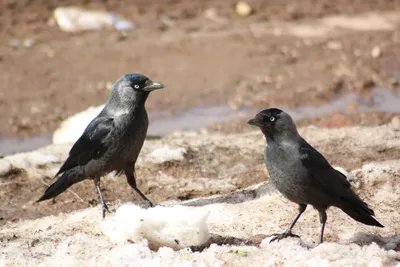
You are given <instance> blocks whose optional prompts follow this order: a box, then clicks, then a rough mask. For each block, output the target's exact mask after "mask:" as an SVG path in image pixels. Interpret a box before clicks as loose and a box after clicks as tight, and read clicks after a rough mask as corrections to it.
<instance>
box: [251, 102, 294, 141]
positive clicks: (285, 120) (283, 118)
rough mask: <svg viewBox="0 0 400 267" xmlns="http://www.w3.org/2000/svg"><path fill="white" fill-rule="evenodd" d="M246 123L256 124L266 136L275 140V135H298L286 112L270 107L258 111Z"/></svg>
mask: <svg viewBox="0 0 400 267" xmlns="http://www.w3.org/2000/svg"><path fill="white" fill-rule="evenodd" d="M248 124H250V125H253V126H257V127H259V128H260V129H261V131H262V132H263V133H264V135H265V136H266V137H269V138H271V139H273V140H275V139H276V138H277V137H284V136H288V135H296V136H297V135H298V133H297V129H296V125H295V123H294V122H293V120H292V117H290V115H289V114H287V113H286V112H284V111H282V110H280V109H277V108H270V109H265V110H263V111H261V112H260V113H258V114H257V115H256V116H255V117H254V118H253V119H251V120H249V122H248Z"/></svg>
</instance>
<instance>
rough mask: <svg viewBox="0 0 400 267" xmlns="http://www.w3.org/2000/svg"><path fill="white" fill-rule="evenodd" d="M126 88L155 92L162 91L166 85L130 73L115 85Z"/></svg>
mask: <svg viewBox="0 0 400 267" xmlns="http://www.w3.org/2000/svg"><path fill="white" fill-rule="evenodd" d="M118 83H119V86H121V85H122V86H124V87H131V88H132V89H133V90H134V91H138V92H140V91H142V92H151V91H153V90H157V89H162V88H164V85H162V84H161V83H156V82H153V81H152V80H150V79H149V78H148V77H146V76H145V75H142V74H138V73H129V74H126V75H124V76H123V77H122V78H121V79H119V80H118V81H117V82H116V83H115V84H118Z"/></svg>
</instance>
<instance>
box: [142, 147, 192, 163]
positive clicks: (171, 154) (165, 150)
mask: <svg viewBox="0 0 400 267" xmlns="http://www.w3.org/2000/svg"><path fill="white" fill-rule="evenodd" d="M185 154H186V149H185V148H183V147H170V146H167V145H166V146H163V147H159V148H156V149H154V150H153V151H152V152H151V153H150V154H149V155H148V160H149V161H151V162H153V163H156V164H159V163H164V162H169V161H174V160H178V161H179V160H183V159H184V158H185V157H184V156H185Z"/></svg>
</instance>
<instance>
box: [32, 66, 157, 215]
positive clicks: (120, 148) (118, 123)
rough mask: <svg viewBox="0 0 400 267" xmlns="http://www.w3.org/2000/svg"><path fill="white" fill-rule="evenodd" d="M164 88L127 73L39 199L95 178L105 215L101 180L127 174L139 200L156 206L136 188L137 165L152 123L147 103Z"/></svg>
mask: <svg viewBox="0 0 400 267" xmlns="http://www.w3.org/2000/svg"><path fill="white" fill-rule="evenodd" d="M161 88H164V85H162V84H161V83H156V82H153V81H151V80H150V79H149V78H147V77H146V76H144V75H141V74H126V75H125V76H123V77H122V78H120V79H119V80H118V81H116V82H115V83H114V85H113V87H112V90H111V94H110V98H109V100H108V102H107V103H106V105H105V107H104V108H103V110H102V111H101V112H100V114H99V115H97V117H96V118H94V119H93V120H92V121H91V122H90V123H89V125H88V126H87V128H86V129H85V131H84V133H83V134H82V136H81V137H80V138H79V139H78V141H76V143H75V144H74V145H73V146H72V148H71V150H70V152H69V156H68V158H67V160H66V161H65V162H64V164H63V165H62V166H61V168H60V170H59V171H58V172H57V174H56V175H55V177H57V176H58V175H60V174H62V175H61V177H60V178H58V180H57V181H56V182H54V183H53V184H52V185H51V186H50V187H49V188H48V189H47V190H46V191H45V192H44V194H43V196H42V197H41V198H40V199H39V200H38V202H39V201H43V200H46V199H50V198H54V197H55V196H57V195H59V194H61V193H62V192H64V191H65V190H66V189H67V188H68V187H70V186H71V185H73V184H75V183H78V182H80V181H83V180H85V179H87V178H90V179H93V181H94V184H95V186H96V188H97V191H98V193H99V195H100V200H101V204H102V216H103V218H104V216H105V210H107V211H108V212H109V210H108V207H107V205H106V203H105V202H104V199H103V194H102V192H101V189H100V177H102V176H105V175H106V174H108V173H110V172H112V171H115V172H116V174H117V175H119V174H121V173H122V172H124V173H125V176H126V178H127V181H128V184H129V185H130V186H131V187H132V188H133V190H135V191H136V193H137V194H139V195H140V197H141V198H142V199H143V200H145V201H147V202H148V204H149V205H150V206H153V204H152V203H151V202H150V200H148V199H147V198H146V197H145V196H144V194H143V193H142V192H140V190H139V189H138V188H137V187H136V180H135V163H136V159H137V158H138V155H139V152H140V150H141V148H142V145H143V142H144V139H145V137H146V134H147V128H148V125H149V120H148V117H147V112H146V109H145V102H146V99H147V97H148V96H149V94H150V92H151V91H153V90H156V89H161Z"/></svg>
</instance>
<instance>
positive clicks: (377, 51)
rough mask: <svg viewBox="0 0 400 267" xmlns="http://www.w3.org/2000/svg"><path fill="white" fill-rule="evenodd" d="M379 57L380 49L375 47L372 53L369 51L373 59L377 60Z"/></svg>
mask: <svg viewBox="0 0 400 267" xmlns="http://www.w3.org/2000/svg"><path fill="white" fill-rule="evenodd" d="M380 55H381V49H380V48H379V46H375V47H374V48H373V49H372V51H371V56H372V57H373V58H377V57H379V56H380Z"/></svg>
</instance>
